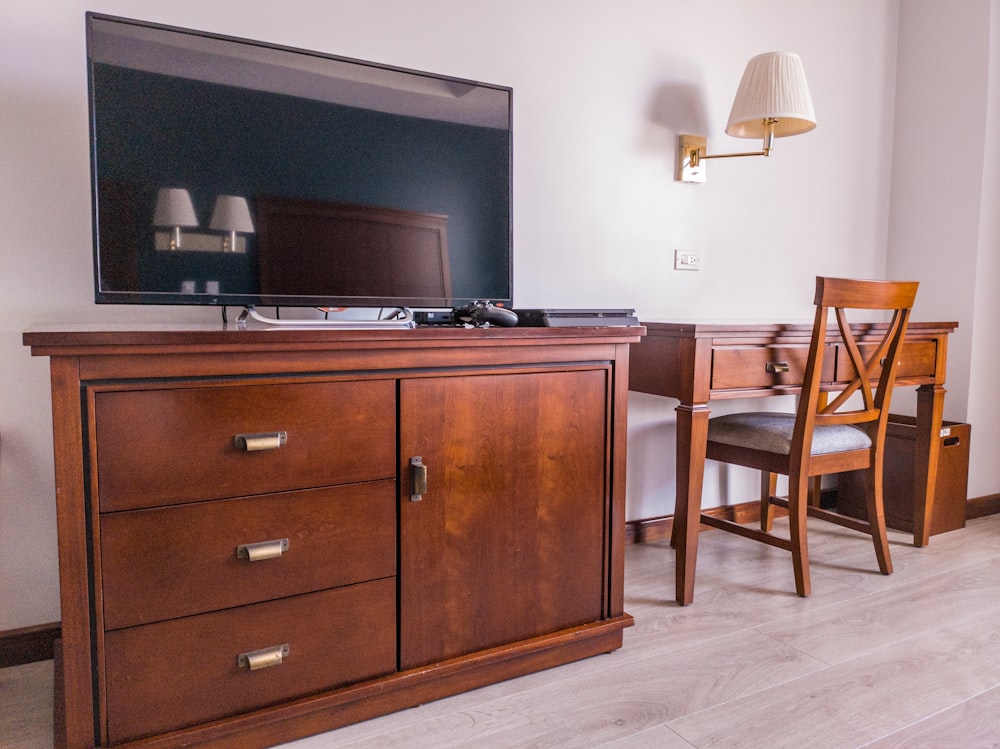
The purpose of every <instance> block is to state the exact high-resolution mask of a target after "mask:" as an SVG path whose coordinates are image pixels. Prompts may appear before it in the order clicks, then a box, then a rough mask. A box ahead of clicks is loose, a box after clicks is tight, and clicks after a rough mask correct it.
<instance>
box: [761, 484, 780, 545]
mask: <svg viewBox="0 0 1000 749" xmlns="http://www.w3.org/2000/svg"><path fill="white" fill-rule="evenodd" d="M777 490H778V474H776V473H771V472H769V471H761V472H760V529H761V530H762V531H764V532H766V533H770V532H771V530H772V528H773V526H774V505H772V504H771V497H773V496H774V493H775V492H776V491H777Z"/></svg>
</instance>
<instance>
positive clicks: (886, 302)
mask: <svg viewBox="0 0 1000 749" xmlns="http://www.w3.org/2000/svg"><path fill="white" fill-rule="evenodd" d="M916 293H917V283H916V282H890V281H858V280H848V279H840V278H817V279H816V298H815V304H816V318H815V323H814V325H813V332H812V339H811V342H810V345H809V354H808V359H807V363H806V369H805V376H804V381H803V386H802V393H801V396H800V398H799V404H798V410H797V412H796V413H794V414H791V413H787V414H785V413H762V412H757V413H737V414H729V415H726V416H719V417H716V418H713V419H710V420H709V427H708V452H707V457H708V458H710V459H712V460H717V461H722V462H726V463H734V464H737V465H742V466H747V467H749V468H755V469H758V470H760V471H762V479H761V524H760V529H757V528H752V527H748V526H742V525H738V524H736V523H733V522H731V521H728V520H724V519H721V518H717V517H714V516H709V515H705V514H702V516H701V522H702V523H704V524H705V525H710V526H712V527H716V528H722V529H723V530H727V531H730V532H734V533H737V534H739V535H742V536H745V537H747V538H751V539H754V540H757V541H761V542H764V543H767V544H770V545H772V546H776V547H778V548H781V549H785V550H787V551H790V552H791V553H792V564H793V567H794V570H795V589H796V591H797V592H798V594H799V595H800V596H807V595H809V593H810V583H809V553H808V545H807V542H806V516H807V515H810V516H816V517H820V518H823V519H825V520H829V521H832V522H834V523H837V524H838V525H842V526H845V527H847V528H852V529H854V530H858V531H861V532H863V533H867V534H869V535H870V536H871V537H872V541H873V542H874V544H875V554H876V556H877V558H878V566H879V569H880V570H881V571H882V572H883V573H884V574H887V575H888V574H889V573H891V572H892V561H891V559H890V557H889V545H888V541H887V538H886V531H885V517H884V514H883V509H882V452H883V446H884V444H885V430H886V422H887V420H888V417H889V399H890V396H891V393H892V386H893V382H894V381H895V374H896V368H897V366H898V364H899V356H900V352H901V351H902V342H903V336H904V335H905V334H906V326H907V322H908V320H909V316H910V309H911V308H912V306H913V300H914V298H915V296H916ZM852 309H863V310H886V311H891V312H892V318H891V321H890V322H889V323H888V326H887V327H884V328H883V327H882V326H864V327H865V329H866V338H865V342H864V343H860V344H859V342H858V341H857V340H856V337H855V333H854V332H852V330H851V328H850V327H849V323H848V320H847V310H852ZM831 310H832V311H834V313H835V318H836V329H834V328H832V327H828V323H829V317H830V312H831ZM882 333H884V335H881V340H876V341H875V342H874V343H872V342H870V338H871V336H872V335H873V334H882ZM877 338H878V335H876V339H877ZM830 356H833V357H835V362H834V366H835V369H836V371H837V373H838V377H837V380H838V383H843V382H847V383H848V384H847V385H846V386H843V387H842V386H841V385H840V384H838V385H836V386H834V385H833V384H832V383H829V382H827V383H824V382H822V372H823V361H824V358H826V357H830ZM827 370H828V372H832V371H834V369H833V368H831V367H829V366H828V367H827ZM838 390H839V394H838V393H837V392H836V391H838ZM852 396H853V397H852ZM860 469H864V470H866V471H867V475H866V479H865V489H866V495H867V509H868V519H867V521H864V520H858V519H856V518H850V517H846V516H843V515H838V514H836V513H834V512H830V511H827V510H823V509H821V508H820V507H818V506H815V505H812V504H810V502H809V485H810V480H811V479H812V478H813V477H816V476H822V475H824V474H828V473H839V472H841V471H853V470H860ZM777 473H780V474H783V475H785V476H788V498H787V499H782V498H778V497H774V496H773V494H774V488H773V487H774V483H773V475H774V474H777ZM774 505H780V506H783V507H787V508H788V514H789V526H790V534H789V536H790V537H789V538H785V537H779V536H776V535H773V534H772V533H771V532H770V531H771V522H772V518H773V506H774Z"/></svg>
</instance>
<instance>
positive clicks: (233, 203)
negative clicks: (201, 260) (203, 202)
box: [208, 195, 254, 252]
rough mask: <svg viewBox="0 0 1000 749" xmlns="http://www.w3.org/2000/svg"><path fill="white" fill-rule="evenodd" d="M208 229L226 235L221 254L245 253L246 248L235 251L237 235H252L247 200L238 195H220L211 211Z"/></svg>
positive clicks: (251, 223) (251, 222) (223, 239)
mask: <svg viewBox="0 0 1000 749" xmlns="http://www.w3.org/2000/svg"><path fill="white" fill-rule="evenodd" d="M208 228H209V229H215V230H217V231H225V232H228V234H227V235H226V236H225V237H223V238H222V251H223V252H237V251H242V252H245V251H246V248H245V247H244V248H242V249H241V250H237V244H236V243H237V239H238V237H237V236H236V235H237V234H253V233H254V228H253V219H252V218H250V208H249V206H247V199H246V198H241V197H239V196H238V195H220V196H219V197H217V198H216V199H215V208H214V209H213V210H212V220H211V221H210V222H209V224H208Z"/></svg>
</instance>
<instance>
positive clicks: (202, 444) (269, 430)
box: [94, 380, 396, 512]
mask: <svg viewBox="0 0 1000 749" xmlns="http://www.w3.org/2000/svg"><path fill="white" fill-rule="evenodd" d="M94 421H95V428H96V433H97V479H98V491H99V496H100V509H101V511H102V512H108V511H115V510H127V509H136V508H140V507H156V506H160V505H168V504H176V503H181V502H194V501H197V500H202V499H219V498H222V497H241V496H248V495H251V494H265V493H269V492H278V491H287V490H291V489H307V488H313V487H318V486H329V485H332V484H343V483H352V482H357V481H370V480H374V479H385V478H390V477H394V476H395V475H396V453H395V449H396V448H395V442H396V438H395V434H396V400H395V386H394V383H393V381H392V380H366V381H352V382H312V383H282V384H261V385H257V384H238V385H234V384H219V385H209V386H199V387H188V388H185V387H164V388H158V389H147V390H120V391H99V392H96V393H95V395H94ZM280 432H284V433H285V434H286V435H287V442H286V443H285V444H284V445H282V446H280V447H277V448H275V449H261V450H247V449H241V448H239V447H237V445H236V444H235V442H236V437H237V436H238V435H255V434H261V433H264V434H275V433H280ZM362 446H363V447H362Z"/></svg>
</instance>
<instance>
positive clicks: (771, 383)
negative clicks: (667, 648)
mask: <svg viewBox="0 0 1000 749" xmlns="http://www.w3.org/2000/svg"><path fill="white" fill-rule="evenodd" d="M642 324H643V325H645V326H646V336H645V338H643V339H642V340H641V341H640V342H639V343H638V344H634V345H633V346H632V351H631V368H630V376H629V389H630V390H635V391H638V392H641V393H652V394H654V395H665V396H668V397H671V398H677V399H679V400H680V404H679V405H678V406H677V498H676V508H675V510H674V524H675V526H676V527H675V531H674V538H675V539H676V540H677V602H678V603H680V604H682V605H683V604H688V603H691V602H692V600H694V571H695V560H696V557H697V551H698V531H699V527H700V522H698V518H699V516H700V514H701V492H702V478H703V475H704V471H705V449H706V443H707V439H708V417H709V413H710V410H709V407H708V404H709V401H712V400H719V399H725V398H759V397H762V396H771V395H789V394H796V393H798V392H799V389H800V387H799V386H800V385H801V383H802V376H803V372H804V367H805V360H806V355H807V352H808V349H809V336H810V334H811V332H812V326H811V325H808V324H801V325H799V324H793V325H784V324H739V325H730V324H717V323H707V324H700V323H667V322H643V323H642ZM957 327H958V323H956V322H930V323H920V322H911V323H910V326H909V329H908V331H907V335H906V343H905V346H904V348H903V355H902V360H901V362H900V371H899V373H898V375H897V379H896V384H897V385H898V386H916V387H917V434H916V460H915V461H914V463H915V467H914V471H915V476H914V486H915V488H916V494H917V501H916V502H914V517H913V543H914V544H915V545H917V546H926V545H927V542H928V539H929V537H930V521H931V513H932V511H933V508H934V486H935V481H936V477H937V476H936V474H937V461H938V449H939V444H940V440H939V439H937V437H938V434H939V432H940V429H941V415H942V410H943V408H944V394H945V389H944V381H945V365H946V362H947V354H948V334H949V333H951V332H952V331H954V330H955V329H956V328H957ZM853 328H854V329H855V331H858V332H859V334H860V336H861V339H860V340H862V341H863V340H871V341H873V342H874V341H876V340H877V339H878V338H880V335H879V334H877V333H876V332H875V331H877V330H878V329H880V328H881V329H884V326H883V325H879V324H874V323H872V324H861V325H855V326H853ZM866 331H872V334H870V335H866ZM836 340H837V336H835V335H834V336H831V338H830V345H831V346H834V347H836ZM825 358H826V360H827V362H828V365H829V367H830V378H831V380H832V381H834V382H835V381H837V380H838V379H840V380H842V379H843V378H844V375H843V373H842V372H840V371H838V370H837V356H836V352H835V351H831V352H830V353H828V354H827V356H826V357H825ZM777 362H780V363H782V364H787V365H788V366H787V371H777V372H776V371H771V370H774V369H777V370H783V369H784V367H774V366H773V364H774V363H777ZM831 389H836V387H835V385H832V386H831ZM691 520H693V521H694V522H689V521H691Z"/></svg>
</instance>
